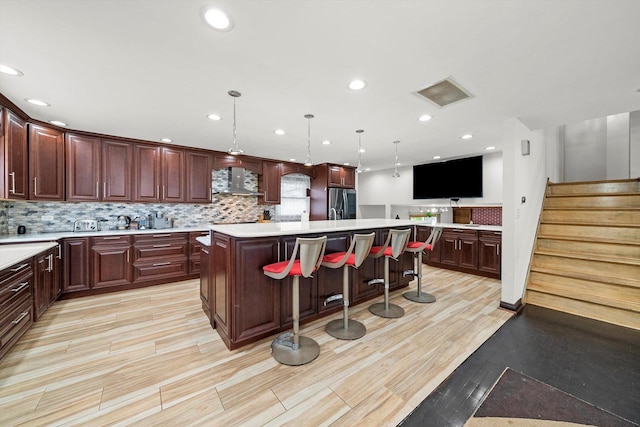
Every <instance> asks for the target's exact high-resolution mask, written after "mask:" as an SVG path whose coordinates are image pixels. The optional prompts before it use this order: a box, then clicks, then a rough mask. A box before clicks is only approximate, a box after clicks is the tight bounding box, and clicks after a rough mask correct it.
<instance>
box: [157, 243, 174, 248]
mask: <svg viewBox="0 0 640 427" xmlns="http://www.w3.org/2000/svg"><path fill="white" fill-rule="evenodd" d="M153 247H154V248H169V247H171V243H167V244H166V245H153Z"/></svg>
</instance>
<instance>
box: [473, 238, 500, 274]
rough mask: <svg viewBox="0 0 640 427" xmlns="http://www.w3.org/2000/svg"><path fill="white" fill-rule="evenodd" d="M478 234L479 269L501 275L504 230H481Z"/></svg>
mask: <svg viewBox="0 0 640 427" xmlns="http://www.w3.org/2000/svg"><path fill="white" fill-rule="evenodd" d="M478 234H479V235H478V241H479V247H478V270H480V271H484V272H487V273H493V274H497V275H500V273H501V268H502V267H501V264H502V257H501V255H500V250H501V245H502V232H500V231H480V232H479V233H478Z"/></svg>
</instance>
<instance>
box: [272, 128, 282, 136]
mask: <svg viewBox="0 0 640 427" xmlns="http://www.w3.org/2000/svg"><path fill="white" fill-rule="evenodd" d="M273 133H275V134H276V135H284V131H283V130H282V129H276V130H275V131H273Z"/></svg>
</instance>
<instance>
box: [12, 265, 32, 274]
mask: <svg viewBox="0 0 640 427" xmlns="http://www.w3.org/2000/svg"><path fill="white" fill-rule="evenodd" d="M28 266H29V264H22V265H21V266H19V267H17V268H13V269H11V271H13V272H14V273H16V272H18V271H20V270H22V269H23V268H26V267H28Z"/></svg>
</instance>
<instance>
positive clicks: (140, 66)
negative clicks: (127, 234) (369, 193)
mask: <svg viewBox="0 0 640 427" xmlns="http://www.w3.org/2000/svg"><path fill="white" fill-rule="evenodd" d="M207 5H211V6H217V7H219V8H222V9H224V10H225V11H226V12H227V13H229V14H230V15H231V16H232V18H233V20H234V22H235V27H234V29H233V30H232V31H230V32H226V33H222V32H217V31H214V30H212V29H210V28H208V27H207V26H206V25H205V24H204V22H203V20H202V19H201V17H200V11H201V9H202V7H204V6H207ZM639 18H640V1H637V0H590V1H586V0H580V1H571V0H550V1H545V0H542V1H533V0H532V1H516V0H513V1H505V0H498V1H493V0H491V1H490V0H463V1H455V0H450V1H444V0H442V1H430V0H423V1H411V0H393V1H382V0H370V1H364V0H361V1H356V0H341V1H338V0H335V1H332V0H319V1H315V0H297V1H293V0H260V1H258V0H227V1H225V0H210V1H207V0H183V1H179V0H153V1H150V0H146V1H143V0H128V1H115V0H111V1H100V0H92V1H86V0H57V1H52V0H44V1H35V0H0V63H1V64H6V65H10V66H13V67H15V68H18V69H19V70H21V71H22V72H23V73H24V76H21V77H11V76H8V75H5V74H0V93H2V94H4V95H5V96H6V97H8V98H9V99H10V100H11V101H13V102H14V103H15V104H17V105H18V106H19V107H20V108H22V109H23V110H24V111H25V112H26V113H27V114H29V115H30V116H31V117H33V118H36V119H40V120H44V121H49V120H61V121H64V122H66V123H68V125H69V128H70V129H79V130H86V131H91V132H97V133H102V134H108V135H118V136H126V137H131V138H139V139H144V140H151V141H158V140H159V139H160V138H163V137H168V138H171V139H173V141H174V143H175V144H179V145H186V146H192V147H202V148H209V149H214V150H221V151H226V150H227V149H228V148H229V147H230V145H231V142H232V116H233V114H232V109H233V101H232V98H231V97H230V96H228V95H227V92H228V91H229V90H231V89H233V90H237V91H239V92H241V93H242V96H241V97H240V98H238V100H237V118H238V121H237V127H238V143H239V145H240V147H241V148H242V149H244V150H245V153H246V154H250V155H255V156H262V157H268V158H274V159H283V160H286V159H289V158H292V157H293V158H296V159H298V161H300V162H302V161H304V158H305V154H306V148H307V120H306V119H305V118H304V115H305V114H307V113H311V114H314V115H315V116H316V118H315V119H313V120H312V121H311V140H312V148H311V150H312V151H311V155H312V159H313V161H314V162H315V163H322V162H334V163H343V162H351V163H352V164H355V163H357V158H358V155H357V147H358V138H357V134H356V133H355V130H356V129H364V130H365V132H364V134H362V145H363V147H364V148H365V150H366V152H365V153H364V154H363V157H362V161H363V165H364V166H366V167H371V168H372V169H384V168H391V167H393V156H394V154H393V150H394V145H393V144H392V141H394V140H400V141H401V144H400V145H399V147H398V148H399V158H400V161H401V162H402V165H403V166H406V165H409V164H417V163H424V162H426V161H430V160H431V159H432V157H433V156H434V155H440V156H442V158H443V159H444V158H448V157H458V156H461V155H465V154H476V153H482V152H484V148H485V147H486V146H490V145H494V146H497V149H498V150H500V149H502V147H501V146H500V144H501V137H500V135H501V128H502V123H503V121H504V120H505V119H507V118H510V117H517V118H519V119H520V120H521V121H522V122H523V123H524V124H525V125H527V126H528V127H529V128H531V129H541V128H544V127H547V126H553V125H558V124H563V123H572V122H575V121H579V120H584V119H589V118H595V117H603V116H606V115H609V114H616V113H620V112H627V111H633V110H638V109H640V93H639V92H638V89H640V42H639V41H640V21H639ZM448 76H452V77H453V78H454V79H455V80H457V81H458V82H459V83H461V84H462V85H463V86H464V87H465V88H466V89H468V90H469V91H470V92H471V93H472V94H473V95H474V96H475V97H474V98H472V99H470V100H467V101H463V102H460V103H457V104H453V105H450V106H448V107H445V108H438V107H436V106H435V105H434V104H431V103H430V102H429V101H427V100H425V99H421V98H420V97H418V96H417V95H415V94H414V92H416V91H417V90H420V89H423V88H424V87H426V86H428V85H430V84H431V83H434V82H436V81H439V80H441V79H443V78H445V77H448ZM355 77H360V78H363V79H364V80H366V81H367V82H368V86H367V87H366V88H365V89H364V90H362V91H360V92H353V91H350V90H349V89H348V88H347V84H348V82H349V81H350V80H351V79H353V78H355ZM25 98H37V99H41V100H44V101H47V102H49V103H50V104H51V106H50V107H36V106H33V105H30V104H28V103H26V102H25V101H24V99H25ZM212 112H216V113H218V114H221V115H222V116H223V120H222V121H219V122H213V121H211V120H208V119H207V118H206V116H207V114H209V113H212ZM425 113H428V114H431V115H432V116H433V119H432V120H431V121H429V122H424V123H423V122H419V121H417V118H418V116H420V115H421V114H425ZM278 128H281V129H284V130H285V131H286V134H285V135H283V136H278V135H275V134H274V132H273V131H274V130H275V129H278ZM463 133H472V134H473V135H474V138H473V139H471V140H468V141H463V140H461V139H460V136H461V135H462V134H463ZM323 139H329V140H331V141H332V144H331V145H329V146H323V145H321V144H320V142H321V141H322V140H323Z"/></svg>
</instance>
